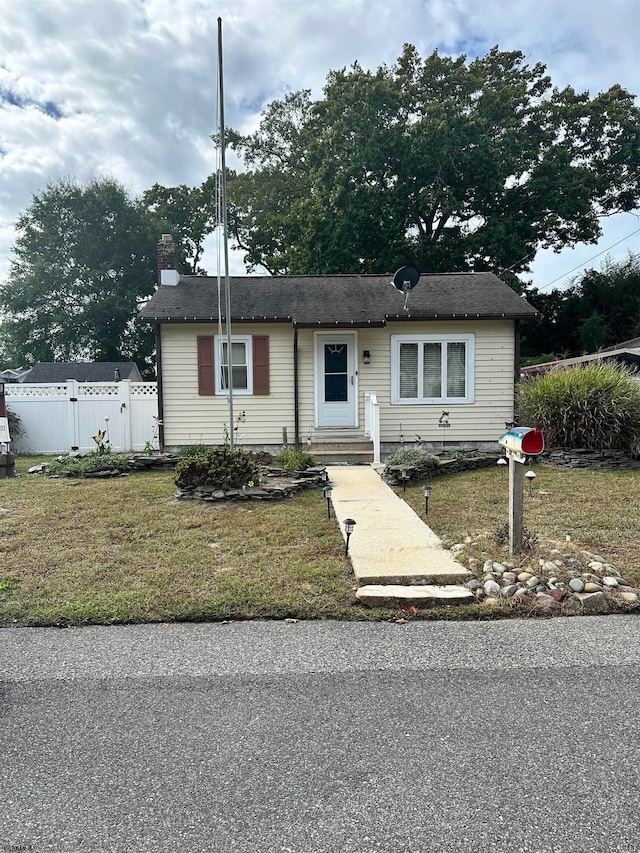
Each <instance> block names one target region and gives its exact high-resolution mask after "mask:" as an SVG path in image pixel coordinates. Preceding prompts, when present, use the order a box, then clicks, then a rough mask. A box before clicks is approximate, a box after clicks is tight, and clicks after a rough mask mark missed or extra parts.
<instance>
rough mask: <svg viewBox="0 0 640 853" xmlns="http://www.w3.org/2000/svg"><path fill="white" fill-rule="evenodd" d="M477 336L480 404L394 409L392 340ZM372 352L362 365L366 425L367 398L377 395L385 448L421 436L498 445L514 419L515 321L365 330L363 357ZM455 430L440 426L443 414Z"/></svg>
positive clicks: (360, 340)
mask: <svg viewBox="0 0 640 853" xmlns="http://www.w3.org/2000/svg"><path fill="white" fill-rule="evenodd" d="M456 333H457V334H470V333H473V334H474V335H475V402H474V403H473V404H453V403H447V404H444V405H443V404H442V403H438V404H433V405H423V406H416V405H392V404H391V336H392V335H400V334H443V335H445V334H456ZM366 349H368V350H369V351H370V352H371V363H370V364H361V365H360V368H359V380H360V383H359V385H360V389H359V390H360V423H361V424H364V394H365V392H367V391H375V392H376V393H377V396H378V402H379V403H380V433H381V441H382V442H384V443H395V442H399V440H400V424H402V431H403V433H404V437H405V440H408V441H415V438H416V435H420V436H422V438H423V439H424V440H425V441H427V442H441V441H443V440H444V441H447V442H478V441H495V440H496V438H497V437H498V436H499V435H501V434H502V432H504V422H505V421H510V420H512V418H513V359H514V325H513V322H512V321H511V320H497V321H493V320H477V321H475V322H473V323H467V322H455V321H452V322H433V323H412V322H410V321H407V322H400V323H389V325H388V326H387V327H386V328H384V329H364V330H361V331H360V333H359V335H358V354H359V358H360V359H361V358H362V351H363V350H366ZM443 410H445V411H448V412H449V422H450V423H451V426H450V427H449V428H448V429H443V428H441V427H439V426H438V420H439V418H440V415H441V414H442V411H443Z"/></svg>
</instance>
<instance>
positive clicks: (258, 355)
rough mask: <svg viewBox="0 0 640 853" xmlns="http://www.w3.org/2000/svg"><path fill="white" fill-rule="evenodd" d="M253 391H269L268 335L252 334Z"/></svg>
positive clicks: (261, 392)
mask: <svg viewBox="0 0 640 853" xmlns="http://www.w3.org/2000/svg"><path fill="white" fill-rule="evenodd" d="M253 393H254V394H268V393H269V337H268V335H254V336H253Z"/></svg>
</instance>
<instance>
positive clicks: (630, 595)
mask: <svg viewBox="0 0 640 853" xmlns="http://www.w3.org/2000/svg"><path fill="white" fill-rule="evenodd" d="M620 597H621V598H622V599H623V600H624V601H627V602H628V603H629V604H636V603H637V601H638V593H637V592H622V593H620Z"/></svg>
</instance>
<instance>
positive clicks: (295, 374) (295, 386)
mask: <svg viewBox="0 0 640 853" xmlns="http://www.w3.org/2000/svg"><path fill="white" fill-rule="evenodd" d="M298 372H299V371H298V327H297V326H296V325H294V327H293V422H294V427H293V431H294V440H295V447H296V450H298V449H299V447H300V411H299V405H300V392H299V390H298Z"/></svg>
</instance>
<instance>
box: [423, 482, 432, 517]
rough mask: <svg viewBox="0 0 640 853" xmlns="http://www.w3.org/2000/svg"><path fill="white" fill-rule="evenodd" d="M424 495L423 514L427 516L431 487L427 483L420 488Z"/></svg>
mask: <svg viewBox="0 0 640 853" xmlns="http://www.w3.org/2000/svg"><path fill="white" fill-rule="evenodd" d="M422 494H423V495H424V514H425V515H429V495H430V494H431V486H430V485H429V484H428V483H427V484H425V485H424V486H423V487H422Z"/></svg>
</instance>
